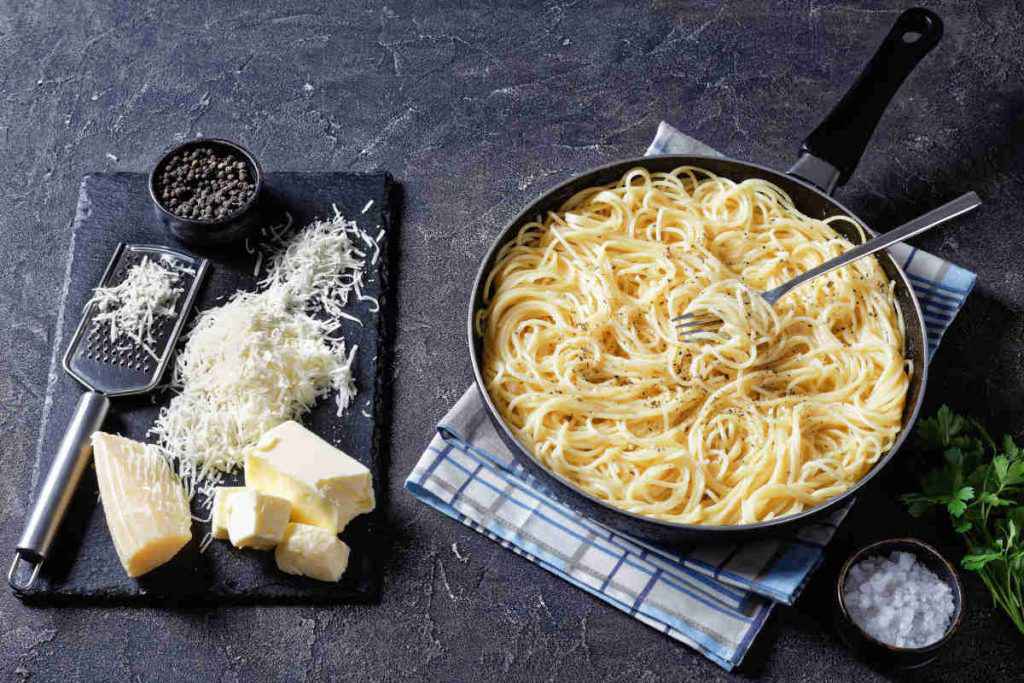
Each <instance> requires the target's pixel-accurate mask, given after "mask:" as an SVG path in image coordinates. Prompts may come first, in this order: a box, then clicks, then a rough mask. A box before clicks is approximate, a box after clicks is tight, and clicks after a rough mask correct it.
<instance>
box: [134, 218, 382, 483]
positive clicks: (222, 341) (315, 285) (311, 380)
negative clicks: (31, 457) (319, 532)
mask: <svg viewBox="0 0 1024 683" xmlns="http://www.w3.org/2000/svg"><path fill="white" fill-rule="evenodd" d="M362 233H363V231H362V230H360V229H359V228H358V227H357V226H356V224H355V223H354V222H352V221H346V220H345V219H344V218H343V217H342V216H341V215H340V214H339V213H338V212H337V210H335V216H334V218H333V219H332V220H328V221H316V222H314V223H312V224H311V225H309V226H307V227H306V228H305V229H304V230H302V231H300V232H299V233H298V234H297V235H295V236H294V237H292V238H291V239H290V240H287V241H284V240H282V243H281V247H280V249H279V250H278V251H277V253H276V254H275V255H274V256H272V257H271V261H270V262H271V266H270V271H269V273H268V275H267V276H266V277H265V278H264V279H263V280H262V281H261V282H260V284H259V287H258V291H257V292H237V293H235V295H234V296H232V298H231V299H229V300H228V301H227V302H226V303H225V304H223V305H222V306H219V307H217V308H213V309H209V310H207V311H204V312H203V313H201V314H200V315H199V317H198V318H197V320H196V323H195V325H194V326H193V328H192V329H191V330H190V331H189V333H188V337H187V343H186V344H185V347H184V348H183V349H182V350H181V352H180V353H179V354H178V358H177V361H176V364H175V368H174V376H173V382H172V383H173V385H174V386H175V388H176V389H177V390H178V392H179V393H178V395H176V396H175V397H174V398H173V399H172V400H171V402H170V404H169V405H168V406H167V407H165V408H163V409H161V411H160V415H159V417H158V418H157V421H156V423H155V424H154V426H153V428H152V429H151V430H150V432H151V434H152V435H154V436H155V437H156V439H157V441H158V442H159V445H160V447H161V448H162V449H163V451H164V454H165V455H166V456H167V457H169V458H170V459H171V460H173V461H174V462H176V463H177V467H178V472H179V474H180V475H181V478H182V480H183V481H184V482H185V485H186V488H187V490H188V492H189V496H190V497H194V496H195V495H196V493H201V494H202V495H203V496H205V497H207V498H209V497H210V494H211V492H212V488H213V487H214V486H215V485H216V484H217V483H218V482H219V481H221V479H222V473H224V472H229V471H231V470H233V469H235V468H237V467H239V466H241V464H242V462H243V459H244V452H245V449H246V448H248V447H249V446H251V445H253V444H254V443H255V442H256V441H257V440H258V439H259V437H260V435H261V434H263V432H265V431H267V430H269V429H271V428H273V427H275V426H277V425H278V424H280V423H282V422H285V421H287V420H291V419H298V418H299V417H300V416H301V415H302V414H304V413H306V412H307V411H308V410H310V409H311V408H312V407H313V405H314V404H315V403H316V402H317V400H318V399H320V398H322V397H324V396H326V395H328V394H330V393H331V392H332V391H334V392H336V402H337V410H338V415H341V414H342V412H343V411H344V410H345V409H346V408H347V407H348V406H349V404H350V403H351V402H352V400H353V399H354V397H355V394H356V386H355V382H354V380H353V378H352V361H353V358H354V355H355V352H356V347H352V348H351V349H347V348H346V345H345V341H344V339H342V338H341V337H340V336H337V335H336V330H337V328H338V326H339V323H340V322H341V319H342V318H352V319H355V318H353V316H351V315H349V314H347V313H345V312H344V311H343V310H342V308H343V307H344V306H345V305H346V303H347V302H348V300H349V297H350V294H352V293H354V294H355V295H356V296H357V297H359V298H369V297H364V296H363V295H362V294H361V293H360V292H361V289H360V288H361V286H362V280H363V264H364V260H365V254H364V253H363V252H362V251H360V250H359V249H357V248H355V246H354V245H353V242H352V239H351V236H353V235H359V236H361V235H362ZM356 320H357V319H356Z"/></svg>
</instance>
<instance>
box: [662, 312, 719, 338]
mask: <svg viewBox="0 0 1024 683" xmlns="http://www.w3.org/2000/svg"><path fill="white" fill-rule="evenodd" d="M672 322H673V323H675V328H676V336H677V338H678V339H679V340H680V341H684V342H695V341H700V340H701V337H702V335H710V334H712V333H714V332H715V330H716V329H717V327H719V326H720V325H721V323H722V321H721V320H720V319H719V318H716V317H715V316H712V315H700V316H697V315H694V314H693V313H683V314H682V315H678V316H676V317H675V318H672ZM704 338H706V337H704Z"/></svg>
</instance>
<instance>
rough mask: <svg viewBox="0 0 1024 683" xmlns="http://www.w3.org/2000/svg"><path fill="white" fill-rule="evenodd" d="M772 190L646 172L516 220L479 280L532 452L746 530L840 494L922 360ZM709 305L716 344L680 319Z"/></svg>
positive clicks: (868, 272)
mask: <svg viewBox="0 0 1024 683" xmlns="http://www.w3.org/2000/svg"><path fill="white" fill-rule="evenodd" d="M838 221H849V219H848V218H846V217H843V216H837V217H833V218H830V219H827V220H824V221H822V220H816V219H812V218H809V217H807V216H805V215H803V214H801V213H800V212H799V211H798V210H797V209H796V207H794V205H793V202H792V200H791V199H790V197H789V196H788V195H786V193H785V192H783V191H782V190H781V189H780V188H778V187H777V186H775V185H773V184H771V183H769V182H767V181H765V180H761V179H749V180H745V181H743V182H738V183H737V182H734V181H732V180H729V179H726V178H723V177H719V176H716V175H714V174H712V173H710V172H708V171H706V170H703V169H700V168H695V167H681V168H677V169H675V170H674V171H672V172H671V173H649V172H648V171H646V170H645V169H642V168H635V169H633V170H631V171H629V172H628V173H626V174H625V175H624V176H623V177H622V178H621V180H619V181H618V182H616V183H613V184H610V185H606V186H600V187H593V188H589V189H586V190H583V191H581V192H579V193H578V194H576V195H575V196H573V197H572V198H570V199H569V200H568V201H567V202H566V203H565V204H564V205H563V206H562V207H561V209H560V210H559V211H557V212H550V213H548V215H547V216H545V217H542V218H538V220H537V221H535V222H529V223H526V224H525V225H523V226H522V228H521V229H520V230H519V232H518V234H517V235H516V236H515V238H514V239H512V240H511V241H510V242H508V243H507V244H506V245H504V247H503V248H502V249H501V251H500V253H499V254H498V257H497V259H496V262H495V264H494V267H493V268H492V269H491V272H490V275H489V278H488V280H487V282H486V285H485V290H484V292H485V293H484V307H483V308H482V310H480V311H479V312H478V317H477V320H476V324H477V332H478V333H479V334H480V335H482V337H483V342H484V343H483V348H484V357H483V375H484V380H485V384H486V388H487V391H488V393H489V394H490V396H491V398H492V399H493V401H494V403H495V404H496V406H497V408H498V410H499V412H500V413H501V415H502V417H503V418H504V420H505V421H506V423H507V424H508V425H509V426H510V427H511V428H512V429H513V430H514V431H515V432H516V434H517V436H518V437H519V438H520V439H521V440H522V441H523V443H524V444H525V445H527V446H528V447H529V448H531V449H532V451H533V452H534V454H535V455H536V457H537V459H538V460H539V461H540V462H541V463H543V464H544V465H545V466H546V467H548V468H549V469H550V470H552V471H553V472H555V473H557V474H559V475H561V476H563V477H565V478H566V479H568V480H569V481H571V482H573V483H574V484H576V485H577V486H578V487H580V488H581V489H582V490H584V491H586V492H587V493H589V494H591V495H592V496H595V497H596V498H598V499H601V500H604V501H606V502H608V503H610V504H612V505H614V506H616V507H619V508H621V509H623V510H627V511H630V512H633V513H636V514H639V515H644V516H648V517H653V518H658V519H663V520H671V521H675V522H682V523H690V524H748V523H754V522H759V521H765V520H770V519H775V518H778V517H782V516H785V515H791V514H795V513H798V512H800V511H803V510H806V509H808V508H811V507H814V506H816V505H818V504H820V503H822V502H824V501H826V500H828V499H830V498H833V497H834V496H836V495H838V494H840V493H842V492H843V491H845V490H847V489H848V488H849V487H850V486H851V485H853V484H855V483H856V482H857V481H859V480H860V479H861V478H863V477H864V475H865V474H867V473H868V471H870V470H871V468H872V466H873V465H874V464H875V462H876V461H877V460H878V458H879V456H880V455H881V454H883V453H885V452H886V451H887V450H888V449H889V448H890V447H891V446H892V444H893V443H894V441H895V439H896V437H897V435H898V433H899V431H900V428H901V420H902V414H903V404H904V400H905V397H906V394H907V390H908V386H909V375H910V372H911V371H912V368H911V366H910V363H909V361H908V360H907V359H906V358H905V357H904V325H903V320H902V318H901V316H900V312H899V308H898V307H897V306H896V303H895V298H894V297H895V295H894V285H893V283H891V282H890V281H889V280H888V278H887V277H886V276H885V274H884V272H883V271H882V269H881V267H880V266H879V264H878V262H877V261H876V260H875V259H874V258H873V257H868V258H864V259H861V260H859V261H856V262H854V263H852V264H850V265H848V266H846V267H844V268H841V269H838V270H836V271H833V272H832V273H830V274H828V275H825V276H823V277H820V278H818V279H816V280H813V281H811V282H810V283H807V284H805V285H803V286H801V287H798V288H797V289H795V290H793V291H792V292H790V293H789V294H787V295H786V296H785V297H783V298H782V299H781V300H780V301H779V302H778V303H777V304H776V305H775V306H774V308H770V307H767V305H765V304H763V302H761V303H758V302H759V301H760V299H759V297H757V296H756V295H754V296H753V297H752V296H751V293H750V292H751V290H756V291H764V290H767V289H770V288H772V287H775V286H777V285H779V284H782V283H783V282H785V281H786V280H789V279H790V278H792V277H793V276H795V275H797V274H799V273H802V272H804V271H806V270H808V269H810V268H812V267H814V266H816V265H818V264H820V263H822V262H823V261H825V260H827V259H829V258H832V257H833V256H836V255H838V254H840V253H842V252H843V251H845V250H846V249H849V248H850V246H851V244H850V242H849V241H848V240H846V239H845V238H843V237H841V236H840V235H839V233H837V232H836V231H835V230H834V229H833V228H832V227H831V226H832V225H833V224H835V223H836V222H838ZM684 311H690V312H693V311H713V312H714V313H715V314H716V316H717V317H719V318H721V319H722V320H724V321H725V322H724V324H723V325H722V327H721V329H720V330H719V331H718V332H717V334H718V335H719V337H720V338H719V339H718V340H716V341H713V342H705V343H693V342H690V341H684V340H682V339H680V338H679V337H678V336H677V333H676V331H675V329H674V326H673V323H672V321H671V319H672V318H673V317H674V316H677V315H680V314H681V313H683V312H684Z"/></svg>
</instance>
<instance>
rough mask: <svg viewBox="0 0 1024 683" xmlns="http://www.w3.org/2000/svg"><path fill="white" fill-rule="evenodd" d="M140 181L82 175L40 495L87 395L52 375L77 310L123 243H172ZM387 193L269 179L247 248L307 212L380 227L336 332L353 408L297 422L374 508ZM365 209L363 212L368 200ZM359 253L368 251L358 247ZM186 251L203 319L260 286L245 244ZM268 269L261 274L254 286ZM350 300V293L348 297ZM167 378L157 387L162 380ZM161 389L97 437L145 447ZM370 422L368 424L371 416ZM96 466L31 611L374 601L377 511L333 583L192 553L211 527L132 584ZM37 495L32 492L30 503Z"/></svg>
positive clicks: (369, 183)
mask: <svg viewBox="0 0 1024 683" xmlns="http://www.w3.org/2000/svg"><path fill="white" fill-rule="evenodd" d="M146 183H147V177H146V176H145V175H144V174H141V173H93V174H90V175H88V176H86V177H85V178H84V179H83V180H82V185H81V190H80V192H79V197H78V208H77V210H76V212H75V218H74V220H73V221H72V225H71V233H72V234H71V245H72V246H71V251H72V253H71V255H70V261H69V263H70V266H69V268H68V282H67V284H66V285H65V286H63V287H62V295H61V296H62V299H63V300H62V301H61V302H60V303H59V308H60V309H61V310H62V312H60V313H58V320H59V321H60V326H61V331H60V335H59V336H58V337H56V338H55V340H54V347H55V349H59V352H58V355H57V356H55V357H54V358H53V361H52V362H53V363H54V364H55V365H53V366H52V367H53V368H54V373H55V375H54V376H53V378H52V381H51V382H50V385H49V390H48V392H47V397H46V398H45V399H44V405H46V409H45V410H44V415H43V425H42V427H41V436H40V448H39V450H38V461H37V464H36V465H35V466H34V467H35V469H34V471H33V480H34V487H33V488H34V489H35V490H36V491H38V490H39V488H40V487H41V486H42V482H43V481H44V479H45V478H46V473H47V472H48V471H49V469H50V464H51V463H52V462H53V458H54V456H55V454H56V452H57V449H58V448H59V446H60V442H61V440H62V439H63V436H64V431H65V429H66V427H67V425H68V423H69V422H70V420H71V416H72V415H73V414H74V411H75V407H76V405H77V402H78V398H79V397H80V396H81V395H82V387H81V386H80V385H79V384H78V382H77V381H75V380H74V379H73V378H72V377H71V376H70V375H68V374H67V373H65V372H63V371H61V369H60V368H59V365H56V364H58V363H59V362H60V356H61V355H62V354H63V352H64V349H66V348H67V346H68V344H69V343H70V340H71V338H72V336H73V335H74V332H75V329H76V328H77V326H78V324H79V320H80V319H81V311H82V310H84V308H85V304H86V302H87V301H88V300H89V297H90V296H91V295H92V288H93V287H94V286H95V285H96V283H97V282H99V280H100V278H101V276H102V274H103V272H104V269H105V268H106V265H107V262H108V261H109V260H110V257H111V254H113V253H114V249H115V248H116V246H117V244H118V243H119V242H135V243H141V244H169V245H171V246H178V247H179V248H180V246H181V245H177V244H176V243H175V241H174V239H173V238H172V237H171V236H170V233H169V231H168V229H167V228H166V227H165V226H164V225H163V224H162V223H161V222H160V221H158V220H157V217H156V215H155V213H154V211H153V205H152V202H151V200H150V197H149V194H148V192H147V189H146ZM392 188H393V184H392V182H391V178H390V177H389V176H388V175H387V174H385V173H374V174H368V173H308V172H307V173H268V174H267V176H266V180H265V189H264V191H263V193H262V194H261V201H260V204H259V209H258V216H257V222H256V223H255V226H256V232H255V234H254V235H253V236H252V237H251V238H249V243H250V245H251V247H252V248H253V249H254V250H255V249H256V248H266V247H265V246H264V245H261V244H260V239H259V232H258V230H259V228H261V227H263V226H276V225H285V224H287V223H288V220H289V217H290V219H291V221H292V225H293V230H296V229H300V228H301V227H302V226H304V225H307V224H308V223H310V222H311V221H312V220H313V219H314V218H316V217H326V216H331V215H333V208H337V209H338V210H339V211H341V212H342V214H343V215H345V216H350V217H352V218H353V219H354V220H356V221H357V223H358V224H359V226H360V227H361V228H362V229H364V230H366V231H368V233H369V234H370V235H372V236H375V235H377V233H378V230H380V229H382V230H384V231H385V237H384V238H383V239H382V240H381V245H382V248H381V256H380V257H379V258H377V259H376V262H375V263H374V261H373V260H372V259H371V261H370V263H368V265H367V268H366V272H365V273H364V276H363V288H362V292H363V293H364V294H365V295H367V296H371V297H374V298H376V299H377V300H378V301H379V303H380V306H373V305H372V304H371V303H370V302H369V301H355V300H353V301H351V302H350V303H349V307H348V308H349V310H350V312H351V313H352V314H354V315H356V316H358V317H359V318H360V319H361V320H362V322H363V324H362V325H357V324H356V323H354V322H351V321H345V322H343V323H342V325H341V327H340V332H341V333H343V334H344V336H345V340H346V342H347V344H348V346H349V348H352V347H353V346H357V347H358V350H357V353H356V357H355V362H354V365H353V375H354V378H355V381H356V385H357V386H358V387H359V388H360V390H359V395H358V398H357V400H356V402H355V403H354V404H353V405H352V406H351V407H350V408H349V409H348V410H347V411H346V412H345V414H344V415H343V416H342V417H340V418H339V417H338V416H337V415H336V412H337V406H336V405H335V403H334V401H333V400H328V401H321V402H320V403H319V404H317V406H316V407H315V408H314V409H313V410H312V411H310V412H309V413H308V414H307V415H305V416H304V417H303V420H302V421H303V424H305V425H306V426H307V427H309V428H310V429H311V430H313V431H314V432H316V433H317V434H319V435H320V436H321V437H323V438H324V439H326V440H328V441H330V442H331V443H333V444H334V445H336V446H338V447H339V448H341V449H342V450H344V451H345V452H347V453H350V454H352V456H353V457H355V458H357V459H359V460H361V461H362V462H363V463H364V464H365V465H366V466H367V467H369V468H370V471H371V472H373V475H374V481H375V483H376V484H377V485H378V486H377V488H378V491H377V497H378V499H379V500H380V508H381V509H383V508H384V507H385V506H386V503H387V500H386V496H385V495H384V493H385V491H384V486H383V485H384V483H385V482H386V481H387V476H388V469H387V452H386V451H387V443H386V442H385V439H386V436H387V434H386V432H387V424H388V422H387V419H386V418H387V416H388V415H390V406H389V405H388V402H387V398H388V393H389V385H390V375H391V372H390V367H385V366H386V365H388V363H387V358H388V354H389V349H390V344H389V343H388V340H387V337H389V336H390V331H391V330H392V329H393V326H394V325H393V322H394V321H393V317H394V316H393V314H394V304H393V302H392V301H391V300H390V294H391V292H390V290H389V287H388V283H389V282H390V278H389V272H388V268H387V266H388V264H389V259H388V253H389V251H390V250H389V249H388V248H387V247H388V245H389V243H390V242H389V240H388V238H390V239H392V240H394V239H398V236H399V235H400V234H401V233H400V231H399V230H398V229H397V226H396V225H395V224H394V220H393V202H392V201H391V199H392V195H393V192H392ZM370 200H372V201H373V203H372V204H371V205H370V206H369V207H367V210H366V212H365V213H362V210H363V208H364V207H366V205H367V203H368V202H369V201H370ZM359 245H360V248H362V249H363V250H364V251H365V250H366V245H365V244H363V243H362V242H361V241H360V242H359ZM190 251H192V253H195V254H197V255H200V256H204V257H206V258H207V259H209V261H210V268H209V272H208V275H207V277H206V280H205V282H204V283H203V286H202V289H201V290H200V291H199V297H198V299H197V301H196V304H195V309H196V310H208V309H210V308H212V307H215V306H218V305H220V304H221V303H223V302H224V301H225V300H226V299H227V298H228V297H230V296H231V295H232V294H233V293H234V292H236V291H238V290H239V289H244V290H246V291H252V290H254V289H255V286H256V277H255V276H254V270H255V266H256V256H255V252H254V253H253V254H250V253H248V252H247V251H246V249H244V248H243V247H242V246H241V245H234V246H233V247H229V248H223V247H221V248H198V247H193V248H191V250H190ZM265 274H266V270H265V269H264V270H263V271H262V272H261V275H260V277H262V276H264V275H265ZM354 298H355V297H353V299H354ZM165 379H166V378H165ZM169 400H170V394H169V393H168V392H165V391H155V392H152V393H151V394H147V395H143V396H137V397H128V398H123V399H115V400H114V401H113V403H112V407H111V410H110V414H109V415H108V417H107V420H106V422H105V423H104V429H106V430H108V431H113V432H116V433H118V434H123V435H124V436H127V437H130V438H133V439H139V440H148V439H147V436H146V432H147V431H148V430H149V428H150V427H151V426H152V425H153V421H154V420H155V419H156V417H157V414H158V412H159V410H160V408H161V407H162V406H165V405H167V402H168V401H169ZM368 415H373V416H374V419H369V418H367V417H366V416H368ZM242 481H243V479H242V475H241V473H235V474H233V475H231V476H229V477H228V478H227V479H226V480H225V483H226V484H230V485H240V484H241V483H242ZM97 496H98V490H97V485H96V477H95V473H94V471H93V470H92V469H91V468H90V470H89V471H88V473H87V474H86V476H85V477H84V478H83V480H82V483H81V485H80V486H79V489H78V491H77V492H76V494H75V497H74V499H73V500H72V503H71V509H70V510H69V512H68V514H67V516H66V518H65V523H64V525H63V527H62V528H61V531H60V535H59V536H58V539H57V541H56V542H55V544H54V548H53V551H52V554H51V556H50V558H49V559H48V560H47V561H46V562H45V563H44V565H43V571H42V572H41V574H40V577H39V580H38V581H37V582H36V584H35V585H34V586H33V587H32V588H31V589H30V590H29V591H27V592H25V593H24V598H25V599H26V601H29V602H32V603H34V604H47V605H53V604H71V605H80V604H83V603H86V602H88V603H94V604H108V605H110V604H115V605H116V604H133V605H134V604H178V605H181V604H193V605H194V604H254V603H259V604H280V603H285V604H288V603H306V604H309V603H342V602H353V601H358V602H374V601H376V600H377V599H378V596H379V592H380V584H381V581H380V576H381V573H380V563H381V556H382V555H383V554H385V552H386V545H387V543H386V539H387V535H386V534H385V533H383V530H382V529H381V525H380V516H381V514H383V513H382V512H374V513H372V514H369V515H360V516H359V517H358V518H356V519H355V520H353V522H352V523H351V524H350V525H349V526H348V527H346V529H345V533H344V535H343V539H344V540H345V542H346V543H348V544H349V546H350V547H351V549H352V554H351V556H350V558H349V566H348V569H347V570H346V571H345V576H344V578H343V580H342V581H341V582H340V583H337V584H334V583H324V582H321V581H313V580H311V579H306V578H302V577H297V576H289V575H287V574H284V573H282V572H280V571H279V570H278V569H277V567H276V565H275V563H274V557H273V553H263V552H238V551H236V550H235V549H234V548H232V547H231V546H230V544H227V543H221V542H213V543H211V544H210V545H209V547H208V548H207V549H206V551H205V552H203V553H199V552H198V548H199V544H200V543H201V542H202V540H203V537H204V535H205V534H206V533H207V532H208V531H209V525H207V524H200V523H194V524H193V539H192V542H191V543H190V544H189V545H188V546H186V547H185V548H184V549H183V550H182V551H181V552H179V553H178V554H177V555H176V556H175V557H174V559H172V560H171V561H170V562H168V563H167V564H166V565H164V566H162V567H160V568H159V569H158V570H156V571H154V572H152V573H150V574H147V575H146V576H144V577H143V578H141V579H140V580H139V581H135V580H133V579H130V578H128V577H127V576H126V575H125V573H124V570H123V569H122V568H121V564H120V562H118V559H117V554H116V553H115V551H114V545H113V541H112V540H111V538H110V533H109V531H108V530H107V524H106V520H105V517H104V514H103V510H102V508H101V506H100V505H97ZM34 499H35V496H33V500H34ZM192 512H193V515H194V516H196V517H209V514H210V513H209V510H208V509H207V510H204V509H202V508H201V507H200V502H199V501H195V503H194V505H193V509H192Z"/></svg>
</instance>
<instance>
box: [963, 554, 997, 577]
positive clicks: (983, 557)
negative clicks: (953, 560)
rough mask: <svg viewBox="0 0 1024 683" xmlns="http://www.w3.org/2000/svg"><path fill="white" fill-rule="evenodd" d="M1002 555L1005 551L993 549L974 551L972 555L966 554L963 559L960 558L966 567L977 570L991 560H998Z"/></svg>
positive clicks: (973, 570)
mask: <svg viewBox="0 0 1024 683" xmlns="http://www.w3.org/2000/svg"><path fill="white" fill-rule="evenodd" d="M1002 556H1003V553H1002V552H1001V551H998V550H992V551H989V552H984V553H972V554H970V555H964V557H963V559H962V560H960V564H961V565H963V568H964V569H969V570H971V571H972V572H976V571H978V570H980V569H982V568H983V567H984V566H985V565H986V564H988V563H989V562H993V561H995V560H998V559H999V558H1000V557H1002Z"/></svg>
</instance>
